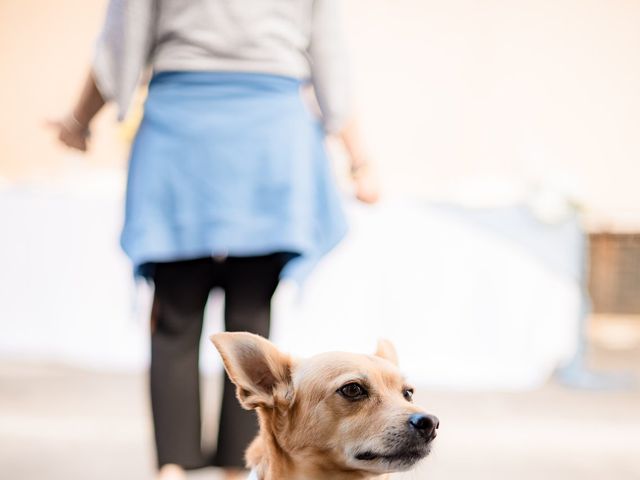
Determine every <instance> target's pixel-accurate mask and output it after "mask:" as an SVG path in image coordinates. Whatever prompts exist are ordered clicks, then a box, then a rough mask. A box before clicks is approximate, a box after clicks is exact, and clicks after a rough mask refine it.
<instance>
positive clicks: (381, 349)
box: [375, 338, 398, 366]
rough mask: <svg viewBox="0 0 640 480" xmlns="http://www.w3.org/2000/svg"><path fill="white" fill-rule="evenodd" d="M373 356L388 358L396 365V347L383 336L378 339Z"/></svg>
mask: <svg viewBox="0 0 640 480" xmlns="http://www.w3.org/2000/svg"><path fill="white" fill-rule="evenodd" d="M375 356H376V357H380V358H384V359H385V360H389V361H390V362H391V363H393V364H394V365H396V366H397V365H398V354H397V353H396V348H395V347H394V346H393V343H391V342H390V341H389V340H386V339H384V338H381V339H380V340H378V348H376V353H375Z"/></svg>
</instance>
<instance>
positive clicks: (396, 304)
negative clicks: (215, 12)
mask: <svg viewBox="0 0 640 480" xmlns="http://www.w3.org/2000/svg"><path fill="white" fill-rule="evenodd" d="M344 4H345V8H346V11H347V12H346V13H347V15H346V21H347V27H348V34H349V43H350V49H351V57H352V70H353V74H354V90H355V93H356V101H357V108H358V111H359V113H360V115H361V118H362V123H363V130H364V135H365V137H366V139H367V141H368V143H369V146H370V149H371V151H372V152H373V153H374V156H375V160H376V163H377V165H378V168H379V171H380V177H381V179H382V183H383V188H384V199H383V201H382V202H380V204H378V205H376V206H373V207H364V206H359V205H356V204H355V203H354V202H352V201H351V200H350V192H349V187H348V184H347V182H346V181H344V178H345V177H346V170H347V169H346V165H345V162H344V160H343V159H342V154H341V152H340V149H339V148H332V151H333V154H334V155H333V157H334V160H335V172H336V175H337V176H338V177H339V178H341V179H342V180H343V181H342V183H343V184H344V194H345V201H346V204H347V209H348V213H349V217H350V220H351V225H352V228H351V232H350V234H349V237H348V238H347V240H346V241H345V242H343V244H341V245H340V246H339V248H337V249H336V250H335V251H334V252H333V253H332V254H331V255H329V256H328V257H327V258H326V259H325V260H324V261H323V262H322V264H321V265H320V266H319V267H318V268H317V270H316V271H315V272H314V274H313V275H312V277H311V278H310V279H309V281H308V282H307V284H306V285H305V286H304V288H303V289H302V290H300V289H299V288H297V287H296V286H294V285H290V284H284V285H281V288H280V289H279V291H278V292H277V294H276V298H275V301H274V309H275V325H274V339H275V341H276V342H277V343H278V344H279V345H280V346H281V347H282V348H283V349H286V350H289V351H292V352H293V353H295V354H297V355H310V354H313V353H316V352H319V351H324V350H331V349H343V350H351V351H361V352H368V351H372V350H373V348H374V346H375V341H376V339H377V338H378V337H381V336H385V337H388V338H390V339H392V340H393V341H394V342H395V344H396V346H397V347H398V350H399V353H400V358H401V364H402V367H403V369H404V370H406V371H407V373H408V374H409V377H410V378H411V379H412V380H413V381H414V383H416V384H417V386H418V402H419V403H421V404H423V405H425V406H426V407H427V408H428V409H429V410H430V411H432V412H433V413H435V414H437V415H438V416H439V417H440V419H441V421H442V428H441V433H440V435H439V438H438V443H439V444H438V445H437V447H436V449H435V453H434V454H433V456H432V457H430V459H429V460H428V461H427V462H426V463H425V465H424V466H423V467H421V468H420V469H418V470H417V471H415V472H412V473H410V474H407V475H406V478H415V479H418V478H425V479H426V478H429V479H445V478H446V479H447V480H457V479H463V478H470V477H471V476H473V478H479V479H484V478H487V479H489V478H491V479H492V480H500V479H505V480H506V479H513V478H514V477H516V476H517V477H518V478H521V479H534V478H535V479H539V478H541V477H542V476H544V477H545V478H549V479H554V480H555V479H558V480H560V479H561V480H566V479H581V480H588V479H602V478H613V479H616V480H631V479H640V443H639V442H638V440H637V439H638V433H639V432H640V393H639V391H638V389H637V378H638V374H640V362H639V361H640V189H639V188H638V179H640V162H638V158H640V136H638V131H639V129H640V88H639V85H640V56H639V55H638V54H637V53H638V45H640V29H638V25H639V24H640V4H639V3H638V2H634V1H630V0H553V1H552V0H518V1H513V0H511V1H506V0H482V1H473V0H447V1H446V2H445V1H435V0H366V1H365V0H344ZM105 6H106V2H105V1H104V0H84V1H82V2H79V1H73V0H56V1H44V0H0V59H1V60H0V78H2V82H1V85H2V88H0V105H1V113H0V468H1V469H2V474H1V476H2V477H6V478H15V479H25V480H27V479H36V478H47V479H58V478H59V479H62V478H80V477H82V478H86V479H107V478H120V479H134V478H135V479H141V478H151V476H152V472H153V465H154V459H153V452H152V434H151V424H150V414H149V413H148V411H147V403H148V399H147V395H148V393H147V379H146V373H145V372H146V365H147V362H148V339H147V337H148V325H147V320H146V317H147V316H148V308H149V299H150V289H149V287H148V286H147V285H144V284H142V285H136V283H135V282H134V280H133V278H132V276H131V271H130V267H129V264H128V261H127V259H126V258H125V257H124V254H123V253H121V252H120V250H119V247H118V235H119V230H120V226H121V222H122V211H123V192H124V182H125V166H126V160H127V151H128V146H129V142H130V139H131V136H132V132H133V128H134V125H135V116H136V112H134V114H133V116H132V117H133V118H131V119H129V120H128V121H127V122H125V124H124V125H118V124H116V122H115V111H114V110H113V109H112V108H107V109H106V110H105V111H104V112H103V113H102V114H101V115H100V117H99V118H98V119H97V122H96V126H95V128H94V131H93V139H92V145H91V150H90V152H89V153H88V154H87V155H83V156H80V155H78V154H76V153H71V152H70V151H68V150H65V149H63V148H62V147H60V146H59V145H58V144H57V143H56V142H55V141H54V138H53V137H52V135H51V134H50V132H48V131H47V130H46V128H45V127H44V123H45V120H46V119H47V118H52V117H57V116H59V115H60V114H63V113H65V112H66V111H67V110H68V108H69V107H70V105H71V104H72V102H73V101H74V100H75V96H76V95H77V92H78V91H79V89H80V86H81V81H82V79H83V77H84V75H85V74H86V71H87V68H88V65H89V62H90V60H91V55H92V46H93V42H94V39H95V37H96V34H97V32H98V30H99V27H100V25H101V21H102V18H103V15H104V8H105ZM137 113H138V114H139V112H137ZM222 305H223V299H222V298H221V296H220V295H219V294H217V293H215V292H214V294H213V295H212V297H211V299H210V303H209V308H208V313H207V326H206V330H207V333H211V332H214V331H216V330H219V329H220V328H221V320H220V317H221V311H222ZM212 350H213V349H212V348H210V347H209V345H207V344H206V343H203V348H202V355H203V360H204V361H203V365H204V366H205V367H204V369H203V373H204V375H205V377H206V379H207V380H206V385H207V388H206V389H205V392H204V395H205V404H206V405H207V408H209V409H210V411H211V412H214V411H215V409H216V408H217V403H218V402H219V398H218V391H219V389H218V384H219V381H220V375H221V370H220V364H219V362H218V360H217V358H216V355H214V352H213V351H212ZM211 416H212V417H213V416H214V415H211ZM215 428H216V426H215V425H213V424H211V425H207V428H206V429H205V430H206V431H205V436H207V438H215V435H213V433H212V431H215ZM215 475H216V473H215V472H213V471H212V472H207V471H204V472H200V473H195V474H193V477H194V478H215Z"/></svg>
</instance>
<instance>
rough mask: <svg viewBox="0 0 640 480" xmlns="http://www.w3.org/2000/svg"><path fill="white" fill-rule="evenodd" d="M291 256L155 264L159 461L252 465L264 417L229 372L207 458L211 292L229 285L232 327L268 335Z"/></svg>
mask: <svg viewBox="0 0 640 480" xmlns="http://www.w3.org/2000/svg"><path fill="white" fill-rule="evenodd" d="M289 258H291V256H290V255H288V254H284V253H282V254H280V253H278V254H272V255H266V256H261V257H227V258H225V259H215V258H201V259H196V260H188V261H180V262H170V263H158V264H156V265H155V271H154V274H153V279H154V283H155V295H154V301H153V309H152V313H151V328H152V334H151V375H150V377H151V378H150V380H151V407H152V410H153V423H154V428H155V439H156V447H157V455H158V466H162V465H166V464H168V463H174V464H177V465H181V466H182V467H184V468H186V469H193V468H200V467H203V466H207V465H212V464H213V465H217V466H221V467H234V468H236V467H237V468H243V467H244V451H245V449H246V448H247V446H248V444H249V443H250V442H251V440H252V439H253V438H254V437H255V436H256V433H257V422H256V418H255V414H254V412H249V411H246V410H243V409H242V408H241V407H240V405H239V404H238V400H237V399H236V397H235V388H234V386H233V385H232V384H231V382H230V381H229V379H228V378H227V377H226V375H225V381H224V390H223V397H222V411H221V414H220V430H219V433H218V449H217V452H216V455H215V458H213V459H207V458H205V456H204V455H203V453H202V450H201V445H200V442H201V438H200V435H201V418H200V377H199V370H198V357H199V344H200V336H201V333H202V322H203V317H204V309H205V305H206V303H207V299H208V298H209V293H210V291H211V290H212V289H213V288H222V289H223V290H224V292H225V312H224V317H225V328H226V330H228V331H248V332H253V333H257V334H259V335H262V336H264V337H268V335H269V326H270V316H271V297H272V296H273V292H274V291H275V289H276V286H277V285H278V277H279V274H280V271H281V270H282V267H283V266H284V264H285V263H286V261H287V260H288V259H289Z"/></svg>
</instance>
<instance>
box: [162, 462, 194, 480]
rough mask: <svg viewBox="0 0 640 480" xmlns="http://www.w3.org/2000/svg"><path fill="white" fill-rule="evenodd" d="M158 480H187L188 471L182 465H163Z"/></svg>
mask: <svg viewBox="0 0 640 480" xmlns="http://www.w3.org/2000/svg"><path fill="white" fill-rule="evenodd" d="M156 480H187V472H185V471H184V468H182V467H181V466H180V465H174V464H168V465H163V466H162V468H160V471H159V472H158V476H157V477H156Z"/></svg>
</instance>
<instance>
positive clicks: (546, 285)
mask: <svg viewBox="0 0 640 480" xmlns="http://www.w3.org/2000/svg"><path fill="white" fill-rule="evenodd" d="M351 217H352V218H351V224H352V225H353V228H352V232H351V234H350V236H349V238H348V239H347V241H346V242H345V244H344V245H342V246H340V247H339V248H338V249H337V250H336V251H335V252H334V253H332V254H331V255H330V257H329V258H328V259H327V261H326V265H321V266H320V268H319V269H318V272H317V273H316V274H315V275H314V276H313V277H312V278H311V279H310V280H309V282H308V284H307V285H306V286H305V290H304V291H303V292H302V293H301V298H300V299H298V300H297V303H296V298H295V293H294V292H291V291H290V290H289V291H288V290H286V289H282V290H281V291H280V292H279V293H281V294H282V296H279V297H277V298H276V304H275V305H276V318H277V320H278V321H277V322H276V324H275V332H274V338H275V339H276V340H278V341H279V342H280V343H281V344H283V345H284V346H285V347H284V348H288V349H291V350H292V351H293V352H294V353H297V354H303V353H304V354H309V353H312V352H317V351H322V350H327V349H335V350H344V349H347V348H349V347H351V348H352V349H354V348H358V349H360V350H361V351H368V350H370V349H371V348H372V346H373V345H374V344H375V339H376V338H377V337H378V336H385V337H388V338H390V339H391V340H393V341H394V342H395V343H396V346H397V347H398V350H399V351H400V352H401V363H402V367H403V369H404V370H405V371H406V372H407V373H408V375H409V377H410V378H411V379H412V381H415V382H417V383H418V384H420V385H429V386H432V387H434V386H436V387H443V388H453V389H508V390H517V389H530V388H535V387H538V386H540V385H542V384H544V383H545V382H546V381H547V380H548V378H549V376H550V375H551V374H552V372H553V371H554V370H555V368H556V367H557V366H558V365H560V364H563V363H566V362H568V361H569V360H570V359H571V358H572V356H573V354H574V353H575V351H576V343H577V337H576V332H577V328H578V321H579V314H580V311H581V308H582V306H581V302H582V298H581V295H580V266H581V252H582V244H581V242H582V239H583V234H582V231H581V229H580V226H579V223H578V222H577V220H576V218H575V217H572V218H570V219H568V220H567V221H565V222H563V223H559V224H557V225H553V226H550V225H546V224H543V223H541V222H539V221H538V220H537V219H536V218H535V217H534V216H533V215H531V212H530V210H529V209H528V207H526V206H516V207H502V208H493V209H468V208H461V207H456V206H451V205H434V204H428V203H423V202H415V201H404V202H400V201H397V202H390V201H386V202H383V203H382V204H381V205H380V206H378V207H376V208H373V209H363V208H361V207H355V206H353V207H352V208H351ZM327 298H331V299H332V301H331V302H327V301H326V299H327ZM313 325H322V326H323V328H322V329H314V328H313ZM310 331H313V335H309V332H310Z"/></svg>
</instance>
